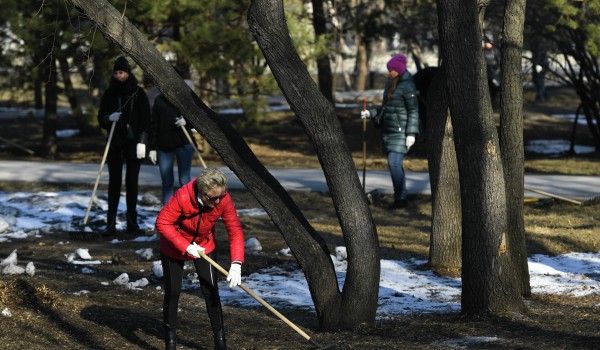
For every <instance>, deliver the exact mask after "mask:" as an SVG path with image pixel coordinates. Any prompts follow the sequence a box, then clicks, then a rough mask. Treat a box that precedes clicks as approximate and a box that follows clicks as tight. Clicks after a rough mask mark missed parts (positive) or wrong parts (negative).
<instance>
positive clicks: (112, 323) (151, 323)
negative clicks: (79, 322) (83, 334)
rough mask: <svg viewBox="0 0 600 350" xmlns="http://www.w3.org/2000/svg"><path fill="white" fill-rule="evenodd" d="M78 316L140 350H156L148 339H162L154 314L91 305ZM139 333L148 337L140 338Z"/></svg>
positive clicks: (158, 322) (159, 323)
mask: <svg viewBox="0 0 600 350" xmlns="http://www.w3.org/2000/svg"><path fill="white" fill-rule="evenodd" d="M80 315H81V317H82V318H83V319H85V320H88V321H91V322H94V323H96V324H98V325H100V326H105V327H108V328H110V329H112V330H113V331H114V332H115V333H117V334H120V335H121V336H122V337H123V338H125V339H127V340H128V342H129V343H130V344H134V345H137V346H139V347H140V349H148V350H156V349H157V347H156V346H154V345H152V344H150V343H149V342H148V337H152V338H159V339H162V338H163V333H162V322H161V321H160V320H159V319H157V318H156V315H154V314H148V313H144V312H135V311H132V310H131V309H130V308H115V307H110V306H103V305H91V306H88V307H86V308H84V309H83V310H81V313H80ZM140 332H141V333H143V334H144V335H146V336H148V337H142V336H140V335H139V334H140Z"/></svg>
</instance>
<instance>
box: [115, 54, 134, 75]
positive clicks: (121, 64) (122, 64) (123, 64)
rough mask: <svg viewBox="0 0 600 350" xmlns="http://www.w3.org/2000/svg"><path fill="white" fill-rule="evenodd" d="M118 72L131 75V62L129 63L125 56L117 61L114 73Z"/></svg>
mask: <svg viewBox="0 0 600 350" xmlns="http://www.w3.org/2000/svg"><path fill="white" fill-rule="evenodd" d="M118 70H120V71H123V72H127V73H131V67H130V66H129V62H127V59H126V58H125V57H123V56H120V57H119V58H117V60H116V61H115V67H114V68H113V72H116V71H118Z"/></svg>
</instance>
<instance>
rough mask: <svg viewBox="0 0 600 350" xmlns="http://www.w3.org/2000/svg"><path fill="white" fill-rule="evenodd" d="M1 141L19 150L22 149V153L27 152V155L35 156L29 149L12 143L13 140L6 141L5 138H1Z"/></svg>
mask: <svg viewBox="0 0 600 350" xmlns="http://www.w3.org/2000/svg"><path fill="white" fill-rule="evenodd" d="M0 141H3V142H5V143H7V144H9V145H11V146H15V147H17V148H18V149H20V150H22V151H25V152H27V153H29V154H31V155H34V154H35V152H34V151H32V150H30V149H29V148H25V147H23V146H21V145H19V144H18V143H15V142H12V141H11V140H7V139H5V138H4V137H0Z"/></svg>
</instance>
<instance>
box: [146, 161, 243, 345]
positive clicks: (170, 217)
mask: <svg viewBox="0 0 600 350" xmlns="http://www.w3.org/2000/svg"><path fill="white" fill-rule="evenodd" d="M219 218H220V219H222V220H223V223H224V224H225V228H226V229H227V233H228V235H229V252H230V259H231V265H230V268H229V275H228V276H227V281H228V282H229V287H230V288H233V287H235V286H239V285H240V284H241V281H242V280H241V271H242V263H243V262H244V233H243V231H242V225H241V223H240V220H239V218H238V216H237V212H236V210H235V207H234V205H233V200H232V199H231V196H230V195H229V194H228V193H227V179H226V178H225V175H224V174H223V172H222V171H220V170H218V169H215V168H207V169H204V170H203V171H202V172H201V173H200V175H199V176H198V177H197V178H196V179H194V180H192V181H190V182H189V183H187V184H186V185H184V186H183V187H181V188H180V189H178V190H177V191H176V192H175V194H174V195H173V196H172V197H171V199H169V201H168V202H167V204H166V205H165V206H164V207H163V209H162V210H161V211H160V212H159V214H158V217H157V218H156V229H157V231H158V232H159V233H160V253H161V262H162V267H163V272H164V278H165V294H164V300H163V321H164V327H165V348H166V349H167V350H172V349H175V347H176V345H177V339H176V337H177V334H176V330H177V327H178V325H179V324H178V319H177V309H178V305H179V296H180V294H181V285H182V276H183V265H184V263H185V261H186V260H191V261H192V263H193V264H194V267H195V268H196V272H197V273H198V280H199V281H200V287H201V290H202V294H203V295H204V300H205V303H206V311H207V313H208V318H209V320H210V324H211V328H212V331H213V336H214V344H215V349H217V350H225V349H227V345H226V342H225V330H224V326H223V311H222V309H221V299H220V296H219V288H218V284H217V271H216V269H215V268H214V267H213V266H212V265H211V264H210V263H209V262H208V261H206V260H205V259H201V258H200V254H199V253H198V252H199V251H200V252H202V253H204V254H207V255H208V256H209V257H210V258H212V259H213V260H217V259H216V254H217V251H216V236H215V235H216V231H215V223H216V222H217V221H218V220H219Z"/></svg>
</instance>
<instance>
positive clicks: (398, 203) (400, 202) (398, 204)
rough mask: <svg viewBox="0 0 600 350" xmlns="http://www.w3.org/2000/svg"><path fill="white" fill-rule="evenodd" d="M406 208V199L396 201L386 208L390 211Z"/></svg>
mask: <svg viewBox="0 0 600 350" xmlns="http://www.w3.org/2000/svg"><path fill="white" fill-rule="evenodd" d="M407 206H408V201H407V200H406V199H397V200H395V201H394V203H392V205H390V206H389V207H388V209H390V210H395V209H402V208H406V207H407Z"/></svg>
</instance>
